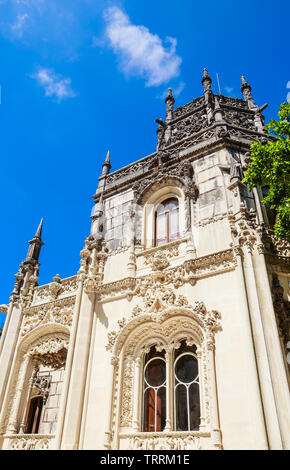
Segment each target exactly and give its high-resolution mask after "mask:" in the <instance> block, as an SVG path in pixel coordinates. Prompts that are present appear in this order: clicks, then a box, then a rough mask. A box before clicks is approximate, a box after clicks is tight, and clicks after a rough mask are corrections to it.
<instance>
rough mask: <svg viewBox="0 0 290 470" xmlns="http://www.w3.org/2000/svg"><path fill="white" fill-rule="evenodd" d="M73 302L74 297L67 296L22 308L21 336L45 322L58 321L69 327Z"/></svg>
mask: <svg viewBox="0 0 290 470" xmlns="http://www.w3.org/2000/svg"><path fill="white" fill-rule="evenodd" d="M74 303H75V297H69V298H66V299H62V300H59V301H56V302H53V303H49V304H45V305H39V306H35V307H30V308H28V309H26V310H24V317H23V324H22V327H21V336H25V335H26V334H27V333H29V332H30V331H32V330H33V329H34V328H36V327H37V326H40V325H45V324H47V323H58V324H60V325H64V326H67V327H70V326H71V324H72V318H73V307H74Z"/></svg>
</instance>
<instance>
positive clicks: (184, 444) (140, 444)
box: [129, 432, 202, 450]
mask: <svg viewBox="0 0 290 470" xmlns="http://www.w3.org/2000/svg"><path fill="white" fill-rule="evenodd" d="M129 449H130V450H201V449H202V446H201V439H200V436H198V435H197V436H195V435H192V434H186V435H185V436H180V435H178V434H176V435H174V434H173V433H166V432H164V433H162V435H159V436H157V437H155V436H154V437H153V436H152V435H146V434H145V433H143V434H142V435H138V436H133V437H131V438H130V441H129Z"/></svg>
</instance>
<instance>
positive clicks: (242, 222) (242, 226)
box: [229, 205, 262, 253]
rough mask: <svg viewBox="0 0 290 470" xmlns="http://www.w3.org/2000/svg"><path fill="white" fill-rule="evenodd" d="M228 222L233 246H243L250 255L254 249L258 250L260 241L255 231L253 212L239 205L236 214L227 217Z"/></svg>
mask: <svg viewBox="0 0 290 470" xmlns="http://www.w3.org/2000/svg"><path fill="white" fill-rule="evenodd" d="M229 222H230V227H231V232H232V236H233V239H234V245H235V246H240V247H242V246H244V247H246V249H247V250H248V252H249V253H252V252H253V250H254V249H259V250H260V246H261V244H262V241H261V238H260V236H259V233H258V231H257V230H256V228H257V227H256V223H255V213H254V212H253V211H252V212H251V211H247V210H246V208H245V207H244V205H241V207H240V211H239V212H238V213H237V214H235V215H229ZM258 247H259V248H258Z"/></svg>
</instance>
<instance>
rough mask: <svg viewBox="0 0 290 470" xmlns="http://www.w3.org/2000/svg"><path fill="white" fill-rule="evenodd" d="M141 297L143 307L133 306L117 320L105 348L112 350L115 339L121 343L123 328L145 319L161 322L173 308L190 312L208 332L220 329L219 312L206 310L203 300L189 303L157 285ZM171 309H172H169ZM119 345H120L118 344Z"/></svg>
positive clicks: (128, 327) (168, 289) (135, 324)
mask: <svg viewBox="0 0 290 470" xmlns="http://www.w3.org/2000/svg"><path fill="white" fill-rule="evenodd" d="M142 297H143V299H144V300H143V303H144V306H143V308H142V307H140V306H139V305H138V306H135V307H134V308H133V309H132V314H131V316H130V317H129V318H128V319H126V318H122V320H119V322H118V326H119V331H115V330H112V331H110V332H109V333H108V343H107V346H106V349H107V350H109V351H112V350H113V348H114V346H115V345H116V342H117V340H119V341H120V343H121V344H122V338H121V337H122V336H123V332H124V330H126V331H131V330H132V328H134V327H136V326H137V325H138V324H140V323H144V322H146V321H153V322H155V323H159V324H161V323H162V322H164V320H165V319H166V318H167V317H168V316H170V315H171V314H172V311H174V309H177V310H178V308H179V309H182V308H184V309H186V310H187V312H188V313H189V312H190V313H191V314H192V315H193V317H194V318H195V320H196V321H197V322H198V324H199V325H201V326H202V328H203V329H204V330H205V331H207V332H208V333H210V336H211V333H212V332H215V331H217V330H219V329H220V323H219V320H220V319H221V315H220V313H219V312H217V311H215V310H212V311H210V312H209V311H207V310H206V307H205V305H204V303H203V302H195V304H194V305H190V303H189V301H188V299H187V298H186V297H185V296H184V295H181V294H179V295H176V294H175V292H174V290H173V289H171V288H165V287H164V286H163V287H159V288H157V289H156V288H154V289H153V290H150V289H148V291H147V295H146V296H145V297H144V296H143V295H142ZM171 309H172V310H171ZM118 347H120V346H118Z"/></svg>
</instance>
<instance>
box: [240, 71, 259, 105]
mask: <svg viewBox="0 0 290 470" xmlns="http://www.w3.org/2000/svg"><path fill="white" fill-rule="evenodd" d="M241 81H242V85H241V92H242V93H243V95H244V99H245V100H246V101H247V102H248V106H249V108H255V106H256V105H255V102H254V100H253V97H252V88H251V87H250V85H249V84H248V83H247V80H246V79H245V77H244V75H242V76H241Z"/></svg>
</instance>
